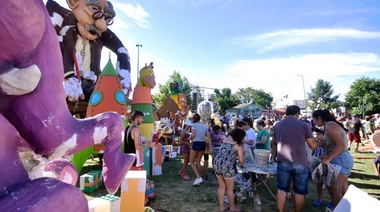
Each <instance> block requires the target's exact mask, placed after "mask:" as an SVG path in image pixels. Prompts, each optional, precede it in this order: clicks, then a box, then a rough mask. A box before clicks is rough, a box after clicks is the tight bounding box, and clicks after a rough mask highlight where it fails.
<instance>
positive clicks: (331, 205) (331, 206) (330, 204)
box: [327, 202, 334, 210]
mask: <svg viewBox="0 0 380 212" xmlns="http://www.w3.org/2000/svg"><path fill="white" fill-rule="evenodd" d="M327 207H328V208H329V209H330V210H334V205H333V203H332V202H330V203H329V204H327Z"/></svg>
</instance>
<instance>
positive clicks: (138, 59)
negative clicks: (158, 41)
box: [136, 44, 142, 79]
mask: <svg viewBox="0 0 380 212" xmlns="http://www.w3.org/2000/svg"><path fill="white" fill-rule="evenodd" d="M136 47H137V79H138V78H139V70H140V67H139V64H140V47H142V45H141V44H136Z"/></svg>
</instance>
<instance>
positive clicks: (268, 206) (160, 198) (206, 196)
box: [81, 153, 380, 212]
mask: <svg viewBox="0 0 380 212" xmlns="http://www.w3.org/2000/svg"><path fill="white" fill-rule="evenodd" d="M353 156H354V157H362V158H363V157H364V158H367V159H357V158H355V164H354V168H353V170H352V174H351V176H350V177H349V184H353V185H355V186H356V187H358V188H360V189H362V190H364V191H365V192H367V193H368V194H369V195H371V196H373V197H375V198H377V199H380V180H379V178H378V177H376V176H375V175H374V170H373V165H372V163H373V160H374V158H375V156H376V154H367V153H353ZM181 163H182V157H181V155H179V157H177V158H175V159H170V160H169V161H168V162H164V163H163V171H162V172H163V175H161V176H148V179H150V180H153V181H154V183H155V196H156V200H155V201H154V202H153V203H152V204H151V205H150V207H152V208H153V209H155V210H156V211H170V212H180V211H186V212H187V211H189V212H192V211H194V212H202V211H204V212H210V211H218V210H219V204H218V198H217V188H218V182H217V180H216V178H215V177H214V176H213V175H212V167H211V163H210V166H209V170H208V176H209V178H210V180H209V182H204V183H202V184H201V185H200V186H198V187H197V186H193V185H192V184H193V181H194V178H195V177H194V174H193V172H192V170H191V168H190V166H188V168H187V171H188V173H189V176H190V180H183V179H182V178H181V177H180V176H178V175H177V172H178V170H179V168H180V166H181ZM86 164H87V166H86V167H84V169H83V170H82V172H81V174H84V173H86V172H88V171H89V170H93V169H98V170H99V169H101V166H100V165H98V163H97V160H95V161H94V160H91V159H89V160H88V161H87V163H86ZM267 185H268V186H269V188H270V189H271V190H272V192H274V193H276V191H277V188H276V176H273V177H271V178H269V179H268V180H267ZM257 191H258V192H259V193H260V196H261V199H262V205H263V206H262V211H264V212H265V211H276V210H277V206H276V201H275V199H274V198H273V197H272V196H271V195H270V193H269V192H268V191H267V189H266V187H265V186H264V185H260V186H259V187H258V188H257ZM106 194H107V191H106V190H105V188H104V186H102V187H101V188H99V189H97V190H96V191H94V192H93V193H90V194H86V196H87V198H88V199H91V198H94V197H100V196H102V195H106ZM116 195H118V196H119V195H120V192H117V193H116ZM316 198H317V191H316V185H315V184H314V183H313V182H312V181H310V182H309V195H308V197H307V199H306V201H305V205H304V211H306V212H309V211H310V212H317V211H318V212H319V211H325V207H321V208H317V207H315V206H313V202H314V200H316ZM330 201H331V199H330V195H329V194H328V192H327V190H325V189H324V191H323V202H325V203H328V202H330ZM237 204H238V206H239V207H240V208H241V211H253V198H249V197H247V199H246V200H244V201H243V202H242V203H237ZM286 211H293V202H292V201H288V202H287V204H286Z"/></svg>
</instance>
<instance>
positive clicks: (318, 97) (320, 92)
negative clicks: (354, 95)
mask: <svg viewBox="0 0 380 212" xmlns="http://www.w3.org/2000/svg"><path fill="white" fill-rule="evenodd" d="M310 89H311V92H310V93H307V96H308V98H309V102H311V103H309V107H310V109H311V110H315V109H328V110H330V109H332V108H336V107H338V106H339V103H338V101H337V100H338V98H339V94H338V95H334V96H333V93H334V89H332V85H331V84H330V82H328V81H323V80H322V79H319V80H318V81H317V82H316V83H315V87H314V88H313V87H310Z"/></svg>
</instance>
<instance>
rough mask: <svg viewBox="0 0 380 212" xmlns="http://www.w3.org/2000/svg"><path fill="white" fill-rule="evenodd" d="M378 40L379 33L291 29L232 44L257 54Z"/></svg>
mask: <svg viewBox="0 0 380 212" xmlns="http://www.w3.org/2000/svg"><path fill="white" fill-rule="evenodd" d="M344 38H346V39H379V38H380V32H370V31H360V30H355V29H291V30H283V31H276V32H272V33H265V34H261V35H254V36H248V37H241V38H237V39H235V40H234V41H233V44H238V45H248V46H250V47H255V48H256V49H258V52H267V51H271V50H275V49H283V48H288V47H294V46H300V45H309V44H313V45H315V44H318V43H322V42H331V41H336V40H338V39H344Z"/></svg>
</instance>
